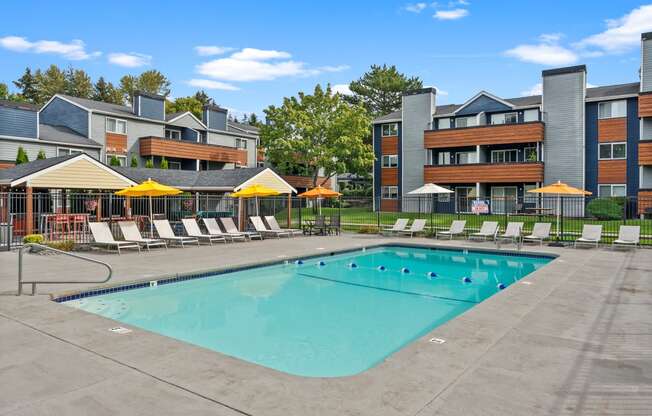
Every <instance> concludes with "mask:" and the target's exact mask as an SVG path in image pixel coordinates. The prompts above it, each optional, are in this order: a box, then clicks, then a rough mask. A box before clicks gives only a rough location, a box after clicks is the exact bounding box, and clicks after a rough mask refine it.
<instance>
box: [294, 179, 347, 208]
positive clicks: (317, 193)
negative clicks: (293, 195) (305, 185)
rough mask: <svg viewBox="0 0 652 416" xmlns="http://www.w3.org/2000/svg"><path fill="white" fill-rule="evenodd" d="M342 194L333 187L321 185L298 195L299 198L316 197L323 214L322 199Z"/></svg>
mask: <svg viewBox="0 0 652 416" xmlns="http://www.w3.org/2000/svg"><path fill="white" fill-rule="evenodd" d="M341 195H342V194H341V193H339V192H335V191H333V190H332V189H328V188H324V187H323V186H321V185H319V186H316V187H314V188H312V189H311V190H309V191H306V192H304V193H302V194H299V195H297V196H298V197H299V198H308V199H316V200H317V203H318V204H319V215H321V200H322V199H324V198H337V197H339V196H341Z"/></svg>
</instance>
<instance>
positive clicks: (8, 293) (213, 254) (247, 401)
mask: <svg viewBox="0 0 652 416" xmlns="http://www.w3.org/2000/svg"><path fill="white" fill-rule="evenodd" d="M391 241H400V242H407V241H410V242H418V243H423V244H428V245H434V244H442V245H454V246H467V247H472V248H479V247H487V248H494V246H493V244H490V243H464V242H452V243H450V242H435V241H433V240H427V239H412V240H408V239H397V240H392V239H384V238H378V237H375V236H356V235H345V236H342V237H310V238H301V237H298V238H294V239H290V240H287V239H284V240H265V241H262V242H258V241H256V242H252V243H246V244H241V243H240V244H232V245H231V244H230V245H226V246H225V245H219V246H214V247H201V248H196V247H195V248H186V249H170V250H168V251H167V252H166V251H163V250H159V251H153V252H152V253H144V254H142V255H138V254H137V253H125V254H123V255H121V256H117V255H114V254H104V253H93V254H91V256H93V257H94V258H98V259H101V260H104V261H107V262H109V263H111V264H112V265H113V266H114V268H115V270H116V276H115V279H114V280H115V282H119V281H130V280H138V279H148V278H154V277H157V276H161V275H166V274H171V273H179V272H188V271H199V270H206V269H212V268H213V269H214V268H217V267H223V266H225V265H229V266H234V265H240V264H248V263H251V262H260V261H270V260H279V259H283V258H287V257H294V256H305V255H310V254H319V253H328V252H329V251H332V250H338V249H344V248H354V247H362V246H365V245H373V244H378V243H383V242H391ZM509 248H513V246H512V247H509ZM527 250H528V251H533V252H536V251H543V252H553V253H557V254H559V255H560V257H559V258H558V259H556V260H555V261H553V262H552V263H550V264H549V265H547V266H546V267H544V268H542V269H540V270H538V271H537V272H535V273H533V274H531V275H529V276H528V277H527V278H525V279H524V280H523V281H522V283H521V284H516V285H513V286H511V287H510V288H509V289H508V290H505V291H503V292H501V293H499V294H497V295H495V296H493V297H492V298H490V299H488V300H486V301H485V302H483V303H481V304H479V305H477V306H476V307H474V308H473V309H471V310H469V311H467V312H466V313H465V314H463V315H461V316H459V317H458V318H456V319H454V320H452V321H450V322H448V323H447V324H445V325H442V326H440V327H438V328H436V329H435V330H434V331H432V332H431V333H430V334H428V335H426V336H425V337H423V338H422V339H419V340H417V341H415V342H413V343H412V344H410V345H408V346H406V347H405V348H403V349H402V350H400V351H399V352H397V353H395V354H393V355H392V356H390V357H388V358H387V359H386V360H385V361H384V362H383V363H381V364H379V365H378V366H376V367H374V368H372V369H370V370H368V371H366V372H363V373H361V374H358V375H356V376H352V377H345V378H330V379H319V378H303V377H297V376H292V375H289V374H285V373H280V372H277V371H274V370H271V369H268V368H264V367H260V366H257V365H254V364H251V363H247V362H244V361H241V360H238V359H235V358H231V357H228V356H225V355H222V354H220V353H217V352H214V351H210V350H206V349H203V348H199V347H195V346H192V345H189V344H186V343H184V342H180V341H176V340H174V339H170V338H167V337H164V336H161V335H158V334H154V333H150V332H147V331H143V330H140V329H137V328H132V329H133V332H131V333H129V334H124V335H119V334H115V333H112V332H109V331H108V329H109V328H111V327H112V326H115V325H116V323H115V322H114V321H111V320H108V319H105V318H102V317H100V316H97V315H93V314H89V313H85V312H83V311H80V310H77V309H73V308H69V307H66V306H64V305H60V304H56V303H54V302H51V301H50V300H49V296H48V293H51V292H56V293H61V292H63V291H66V290H73V289H74V290H78V289H80V288H83V287H91V286H94V285H68V286H65V287H60V286H55V285H49V286H42V287H39V293H40V294H39V295H37V296H33V297H32V296H22V297H17V296H15V295H14V293H15V290H16V267H17V265H16V257H17V256H16V254H15V253H0V293H2V295H1V296H0V380H1V381H0V414H2V415H5V414H7V415H86V414H94V415H105V414H106V415H115V414H128V415H131V414H139V415H164V414H165V415H167V414H193V415H194V414H199V415H203V414H207V415H208V414H210V415H242V414H245V415H247V414H250V415H539V414H541V415H544V414H546V415H547V414H554V415H558V414H562V415H581V414H587V415H589V414H604V415H612V414H613V415H624V414H632V415H650V414H652V251H650V250H639V251H635V252H624V251H617V252H613V251H610V250H605V249H599V250H573V249H554V248H551V247H543V248H538V247H528V248H527ZM101 273H102V271H101V268H99V267H98V266H94V265H87V264H85V263H81V262H78V261H75V260H72V261H71V260H70V259H67V258H65V257H63V256H35V255H29V256H27V257H26V277H30V276H39V277H41V278H55V277H58V278H60V277H61V276H63V275H65V276H66V277H68V278H74V279H81V278H94V277H95V276H97V275H98V274H101ZM528 283H529V284H528ZM432 337H439V338H443V339H446V341H447V342H446V343H444V344H441V345H437V344H433V343H430V342H428V339H430V338H432Z"/></svg>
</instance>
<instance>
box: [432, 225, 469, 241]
mask: <svg viewBox="0 0 652 416" xmlns="http://www.w3.org/2000/svg"><path fill="white" fill-rule="evenodd" d="M464 227H466V220H455V221H453V222H452V223H451V226H450V228H449V229H448V230H447V231H437V233H436V234H435V240H436V239H437V238H438V237H439V236H440V235H443V236H446V237H448V239H449V240H452V239H453V237H455V236H456V235H461V234H464Z"/></svg>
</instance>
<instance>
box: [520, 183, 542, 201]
mask: <svg viewBox="0 0 652 416" xmlns="http://www.w3.org/2000/svg"><path fill="white" fill-rule="evenodd" d="M536 187H537V186H536V185H533V184H525V185H523V202H524V203H526V204H536V202H537V198H538V196H537V194H535V193H532V192H528V191H531V190H533V189H536Z"/></svg>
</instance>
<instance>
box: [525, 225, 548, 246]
mask: <svg viewBox="0 0 652 416" xmlns="http://www.w3.org/2000/svg"><path fill="white" fill-rule="evenodd" d="M551 225H552V224H550V223H549V222H537V223H536V224H534V227H533V228H532V234H530V235H526V236H524V237H523V242H526V241H534V242H536V241H538V242H539V245H541V246H542V245H543V241H544V240H547V239H548V238H550V227H551Z"/></svg>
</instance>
